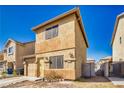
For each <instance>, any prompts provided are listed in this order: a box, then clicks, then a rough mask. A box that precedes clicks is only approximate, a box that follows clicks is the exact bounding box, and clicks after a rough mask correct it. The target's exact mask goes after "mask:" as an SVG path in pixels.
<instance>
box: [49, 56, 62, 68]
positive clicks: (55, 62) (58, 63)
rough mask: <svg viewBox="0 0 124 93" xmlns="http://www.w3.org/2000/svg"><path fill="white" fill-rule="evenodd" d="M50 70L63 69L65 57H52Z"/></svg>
mask: <svg viewBox="0 0 124 93" xmlns="http://www.w3.org/2000/svg"><path fill="white" fill-rule="evenodd" d="M50 68H52V69H59V68H63V55H61V56H52V57H50Z"/></svg>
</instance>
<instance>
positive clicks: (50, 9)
mask: <svg viewBox="0 0 124 93" xmlns="http://www.w3.org/2000/svg"><path fill="white" fill-rule="evenodd" d="M74 7H76V5H73V6H71V5H68V6H67V5H66V6H65V5H63V6H60V5H53V6H50V5H47V6H45V5H44V6H43V5H41V6H29V5H28V6H0V51H1V50H2V49H3V47H4V45H5V43H6V41H7V40H8V39H9V38H12V39H14V40H17V41H20V42H27V41H33V40H35V33H34V32H33V31H32V30H31V28H32V27H34V26H36V25H38V24H41V23H43V22H45V21H47V20H49V19H51V18H54V17H55V16H57V15H59V14H62V13H64V12H66V11H68V10H70V9H72V8H74ZM80 12H81V16H82V20H83V24H84V28H85V32H86V35H87V38H88V43H89V48H88V49H87V57H88V58H93V59H95V60H96V61H98V60H99V59H100V58H102V57H106V56H111V55H112V49H111V46H110V43H111V38H112V33H113V30H114V25H115V20H116V16H117V15H118V14H120V13H122V12H124V6H120V5H119V6H105V5H104V6H100V5H99V6H93V5H92V6H86V5H84V6H83V5H81V6H80Z"/></svg>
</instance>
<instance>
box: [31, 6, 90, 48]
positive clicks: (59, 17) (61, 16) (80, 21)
mask: <svg viewBox="0 0 124 93" xmlns="http://www.w3.org/2000/svg"><path fill="white" fill-rule="evenodd" d="M71 14H76V18H77V19H78V22H79V25H80V28H81V31H82V34H83V37H84V40H85V43H86V46H87V47H89V44H88V40H87V37H86V33H85V31H84V26H83V23H82V18H81V15H80V10H79V8H74V9H72V10H69V11H67V12H65V13H63V14H61V15H59V16H57V17H55V18H52V19H50V20H48V21H46V22H44V23H42V24H39V25H38V26H35V27H33V28H32V30H33V31H36V30H37V29H39V28H41V27H43V26H45V25H48V24H49V23H52V22H54V21H57V20H59V19H61V18H64V17H66V16H68V15H71Z"/></svg>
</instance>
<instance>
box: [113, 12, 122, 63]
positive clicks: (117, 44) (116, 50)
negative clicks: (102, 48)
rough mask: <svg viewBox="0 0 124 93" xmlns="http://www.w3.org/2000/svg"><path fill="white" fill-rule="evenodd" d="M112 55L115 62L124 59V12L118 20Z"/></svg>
mask: <svg viewBox="0 0 124 93" xmlns="http://www.w3.org/2000/svg"><path fill="white" fill-rule="evenodd" d="M120 39H121V41H120ZM112 57H113V62H120V61H124V14H121V15H119V16H118V17H117V20H116V24H115V30H114V34H113V39H112Z"/></svg>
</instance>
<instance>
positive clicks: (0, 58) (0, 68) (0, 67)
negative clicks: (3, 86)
mask: <svg viewBox="0 0 124 93" xmlns="http://www.w3.org/2000/svg"><path fill="white" fill-rule="evenodd" d="M3 59H4V54H3V52H2V51H0V74H1V73H2V72H3V69H4V65H5V63H4V62H3Z"/></svg>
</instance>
